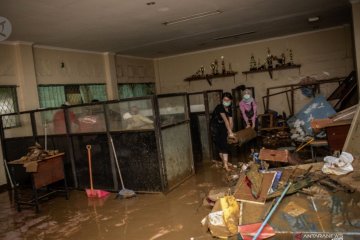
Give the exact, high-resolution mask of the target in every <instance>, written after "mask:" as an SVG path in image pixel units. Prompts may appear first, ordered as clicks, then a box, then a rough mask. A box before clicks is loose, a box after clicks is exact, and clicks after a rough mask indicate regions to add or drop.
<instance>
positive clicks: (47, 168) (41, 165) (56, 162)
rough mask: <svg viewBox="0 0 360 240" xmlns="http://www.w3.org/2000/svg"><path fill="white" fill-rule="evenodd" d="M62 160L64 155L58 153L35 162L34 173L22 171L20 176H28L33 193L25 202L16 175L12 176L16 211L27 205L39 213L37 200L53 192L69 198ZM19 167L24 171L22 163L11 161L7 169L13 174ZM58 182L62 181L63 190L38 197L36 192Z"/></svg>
mask: <svg viewBox="0 0 360 240" xmlns="http://www.w3.org/2000/svg"><path fill="white" fill-rule="evenodd" d="M63 158H64V153H59V154H57V155H54V156H50V157H47V158H44V159H43V160H41V161H38V162H37V164H38V165H37V170H36V172H31V173H26V172H24V171H22V174H30V178H31V185H32V191H33V197H32V198H31V199H30V200H28V201H25V199H24V198H22V197H21V194H20V188H21V184H22V183H20V181H18V179H17V177H16V174H12V177H13V178H14V176H15V179H13V180H14V181H15V183H16V184H15V203H16V205H17V210H18V211H19V212H20V211H21V205H29V206H34V207H35V209H36V212H39V200H41V199H42V198H45V197H47V196H49V195H50V194H53V193H55V192H65V197H66V199H68V198H69V195H68V189H67V183H66V178H65V173H64V165H63ZM19 167H21V168H22V169H24V165H23V163H22V162H19V161H12V162H9V168H10V169H11V172H15V171H16V168H18V169H19ZM60 180H64V188H65V189H64V190H53V191H49V192H47V193H46V194H43V195H39V194H38V190H39V189H40V188H42V187H48V186H49V185H50V184H52V183H55V182H58V181H60Z"/></svg>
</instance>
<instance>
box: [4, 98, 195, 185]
mask: <svg viewBox="0 0 360 240" xmlns="http://www.w3.org/2000/svg"><path fill="white" fill-rule="evenodd" d="M174 96H182V97H184V101H185V102H184V108H185V109H184V110H185V120H183V121H180V122H177V123H174V124H169V125H166V126H161V123H160V110H159V104H158V99H161V98H163V97H174ZM137 100H150V101H151V103H152V111H153V116H154V129H146V130H122V131H111V130H110V127H109V115H108V114H109V113H108V111H107V105H108V104H112V103H122V102H131V101H137ZM92 105H102V107H103V110H104V118H105V129H106V130H105V132H104V133H105V134H106V136H107V143H108V145H109V150H111V149H110V144H109V143H110V136H111V134H112V133H115V132H116V133H120V134H121V133H125V132H127V133H128V132H134V133H136V132H149V131H150V132H154V134H155V139H156V147H157V160H158V162H159V171H160V180H161V186H160V189H161V191H163V192H166V191H170V190H171V189H173V188H174V186H172V187H171V189H170V188H169V187H168V182H167V175H166V166H165V159H164V148H163V141H162V136H161V130H162V129H167V128H171V127H174V126H178V125H182V124H188V125H189V128H188V131H189V136H191V133H190V120H189V117H190V106H189V101H188V96H187V94H186V93H172V94H161V95H150V96H144V97H135V98H126V99H119V100H111V101H102V102H95V103H86V104H77V105H72V106H69V107H58V108H44V109H37V110H30V111H23V112H17V113H10V114H3V115H0V122H1V123H0V128H1V129H0V134H1V144H2V151H3V155H4V159H5V158H6V156H7V152H6V147H5V143H6V141H7V139H13V138H12V137H11V138H5V132H4V128H3V127H2V121H1V119H2V117H3V116H8V115H20V114H29V115H30V120H31V129H32V136H26V138H28V137H29V138H33V141H34V142H35V141H37V140H39V137H40V136H42V135H40V136H39V135H38V132H37V129H36V127H37V124H36V121H37V119H36V118H35V114H36V113H37V112H45V111H51V110H61V109H62V110H63V111H64V116H65V119H64V120H65V126H66V132H65V134H51V135H52V136H59V135H65V136H66V141H67V148H66V147H65V149H67V150H66V151H68V154H67V156H66V157H67V158H68V161H69V162H70V167H71V172H72V174H73V182H74V183H73V184H74V187H75V188H79V181H78V174H77V171H76V170H77V167H76V159H75V157H76V156H75V155H74V154H75V149H74V139H73V136H78V135H88V134H96V132H91V133H71V132H70V122H71V121H70V119H69V113H68V112H69V110H71V109H72V108H75V107H85V106H92ZM101 133H103V132H101ZM15 138H23V137H15ZM190 143H191V151H192V142H191V139H190ZM109 157H110V165H111V166H110V167H111V172H112V175H113V176H112V182H113V189H114V190H115V191H116V190H118V186H119V183H118V180H117V172H116V171H115V170H116V169H115V162H114V161H115V158H114V156H113V154H112V151H109ZM12 160H13V159H12ZM191 162H192V163H191V164H192V168H193V166H194V157H193V154H191ZM64 170H65V168H64ZM67 170H70V169H69V168H68V169H67ZM192 172H193V173H194V171H192ZM179 184H180V183H179ZM176 185H177V184H176Z"/></svg>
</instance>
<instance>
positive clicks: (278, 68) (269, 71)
mask: <svg viewBox="0 0 360 240" xmlns="http://www.w3.org/2000/svg"><path fill="white" fill-rule="evenodd" d="M300 67H301V64H293V65H285V66H279V67H276V68H271V69H259V70H249V71H244V72H242V74H245V75H246V76H247V75H248V74H252V73H260V72H268V73H269V75H270V78H271V79H272V78H273V74H272V73H273V71H279V70H286V69H294V68H299V69H300Z"/></svg>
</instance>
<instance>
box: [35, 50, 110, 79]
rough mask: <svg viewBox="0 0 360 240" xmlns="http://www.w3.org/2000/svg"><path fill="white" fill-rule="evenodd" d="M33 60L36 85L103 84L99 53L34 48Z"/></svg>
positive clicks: (103, 70) (100, 55)
mask: <svg viewBox="0 0 360 240" xmlns="http://www.w3.org/2000/svg"><path fill="white" fill-rule="evenodd" d="M34 59H35V69H36V78H37V83H38V84H83V83H105V65H104V59H103V55H102V54H101V53H90V52H89V53H86V52H75V51H65V50H57V49H48V48H40V47H34ZM62 62H63V63H64V67H63V68H62V67H61V63H62Z"/></svg>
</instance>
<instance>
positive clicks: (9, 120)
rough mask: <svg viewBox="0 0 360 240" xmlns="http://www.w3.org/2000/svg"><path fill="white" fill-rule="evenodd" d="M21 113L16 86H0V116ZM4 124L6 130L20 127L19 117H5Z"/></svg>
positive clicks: (3, 118)
mask: <svg viewBox="0 0 360 240" xmlns="http://www.w3.org/2000/svg"><path fill="white" fill-rule="evenodd" d="M18 111H19V106H18V101H17V94H16V86H0V114H6V113H15V112H18ZM2 123H3V127H4V128H11V127H18V126H20V120H19V117H18V116H16V115H13V116H3V117H2Z"/></svg>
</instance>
